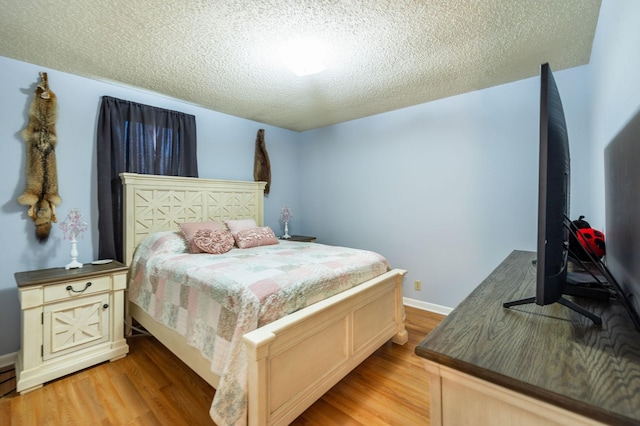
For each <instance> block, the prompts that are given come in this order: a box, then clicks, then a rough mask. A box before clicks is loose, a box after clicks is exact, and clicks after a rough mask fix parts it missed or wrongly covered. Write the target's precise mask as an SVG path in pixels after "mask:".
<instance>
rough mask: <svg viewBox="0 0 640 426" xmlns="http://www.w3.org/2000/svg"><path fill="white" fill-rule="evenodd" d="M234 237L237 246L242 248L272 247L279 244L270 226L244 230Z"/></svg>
mask: <svg viewBox="0 0 640 426" xmlns="http://www.w3.org/2000/svg"><path fill="white" fill-rule="evenodd" d="M234 237H235V239H236V245H237V246H238V247H240V248H251V247H258V246H270V245H272V244H278V243H279V241H278V239H277V238H276V235H275V234H274V233H273V230H272V229H271V228H269V227H268V226H263V227H261V228H260V227H255V228H249V229H243V230H241V231H238V233H237V234H236V235H234Z"/></svg>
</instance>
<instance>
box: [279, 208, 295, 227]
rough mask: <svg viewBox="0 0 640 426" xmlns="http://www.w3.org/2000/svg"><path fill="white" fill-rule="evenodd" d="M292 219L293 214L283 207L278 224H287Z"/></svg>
mask: <svg viewBox="0 0 640 426" xmlns="http://www.w3.org/2000/svg"><path fill="white" fill-rule="evenodd" d="M292 217H293V213H292V212H291V209H290V208H289V206H287V205H285V206H284V207H283V208H282V213H280V222H282V223H289V221H290V220H291V218H292Z"/></svg>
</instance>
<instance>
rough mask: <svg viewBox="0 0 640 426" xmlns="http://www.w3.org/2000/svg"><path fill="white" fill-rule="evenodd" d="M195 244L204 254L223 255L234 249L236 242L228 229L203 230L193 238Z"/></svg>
mask: <svg viewBox="0 0 640 426" xmlns="http://www.w3.org/2000/svg"><path fill="white" fill-rule="evenodd" d="M193 243H194V244H195V245H196V246H198V248H199V249H200V250H202V251H203V252H206V253H211V254H222V253H226V252H228V251H229V250H231V249H232V248H233V244H234V240H233V235H231V232H229V231H227V230H226V229H217V230H215V231H212V230H211V229H201V230H199V231H197V232H196V233H195V235H194V236H193Z"/></svg>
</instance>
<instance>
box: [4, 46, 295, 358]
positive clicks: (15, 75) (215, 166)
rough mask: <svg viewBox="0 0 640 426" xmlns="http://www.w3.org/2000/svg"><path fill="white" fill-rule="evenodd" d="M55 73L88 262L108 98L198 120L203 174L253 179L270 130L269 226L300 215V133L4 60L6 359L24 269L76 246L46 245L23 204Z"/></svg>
mask: <svg viewBox="0 0 640 426" xmlns="http://www.w3.org/2000/svg"><path fill="white" fill-rule="evenodd" d="M40 71H46V72H48V74H49V83H50V86H51V89H52V90H53V91H54V93H56V95H57V97H58V103H59V114H58V121H57V133H58V140H59V145H58V147H57V149H56V157H57V166H58V184H59V189H60V195H61V196H62V199H63V201H62V204H61V206H60V207H59V208H58V211H57V212H58V217H59V218H60V220H59V222H61V221H62V220H64V217H65V215H66V213H67V212H68V211H69V209H70V208H72V207H77V208H79V209H80V210H81V212H82V213H83V214H84V217H85V219H86V220H87V221H88V222H89V223H90V230H89V232H87V233H86V234H85V236H84V238H83V239H82V240H80V241H79V243H78V251H79V253H80V255H79V260H80V261H81V262H89V261H91V260H94V259H95V257H96V256H97V253H98V251H97V234H98V232H97V195H96V166H95V164H96V159H95V151H96V150H95V133H96V126H97V114H98V109H99V105H100V98H101V96H103V95H109V96H114V97H118V98H122V99H128V100H131V101H135V102H140V103H144V104H149V105H154V106H157V107H161V108H168V109H173V110H177V111H182V112H185V113H189V114H193V115H195V116H196V124H197V128H198V135H197V136H198V167H199V172H200V176H201V177H205V178H221V179H239V180H253V155H254V146H255V139H256V133H257V131H258V129H260V128H264V129H265V140H266V143H267V150H268V152H269V156H270V159H271V165H272V191H271V194H270V195H269V196H268V197H266V199H265V223H266V224H267V225H269V226H271V227H272V228H273V229H274V230H276V232H278V231H279V228H280V224H279V222H278V218H279V214H280V208H281V207H282V205H284V204H285V203H288V204H289V205H291V207H292V208H293V209H294V211H295V210H298V205H297V193H298V189H297V188H298V183H297V181H296V179H293V178H292V177H293V176H295V175H296V173H297V171H298V162H297V144H296V142H297V139H298V137H299V133H296V132H291V131H288V130H283V129H279V128H276V127H272V126H265V125H264V124H261V123H256V122H253V121H249V120H245V119H240V118H236V117H232V116H229V115H225V114H221V113H217V112H214V111H210V110H207V109H203V108H199V107H196V106H194V105H191V104H187V103H184V102H179V101H176V100H174V99H170V98H167V97H164V96H161V95H157V94H154V93H150V92H145V91H141V90H138V89H135V88H127V87H123V86H119V85H114V84H109V83H105V82H99V81H95V80H91V79H86V78H81V77H78V76H74V75H71V74H66V73H61V72H58V71H55V70H51V69H46V68H43V67H39V66H37V65H33V64H28V63H24V62H19V61H15V60H12V59H8V58H4V57H0V81H1V82H2V89H3V95H2V97H0V153H1V155H0V180H1V181H2V182H3V184H2V185H0V200H1V201H0V206H1V207H0V247H2V256H0V326H1V327H0V356H2V355H4V354H8V353H12V352H15V351H17V350H18V348H19V345H20V338H19V330H20V309H19V302H18V292H17V288H16V284H15V281H14V278H13V274H14V273H15V272H18V271H24V270H31V269H40V268H51V267H60V266H64V265H66V264H67V263H68V262H69V260H70V258H69V251H70V246H69V242H68V241H64V240H63V238H62V233H61V231H60V228H59V226H58V225H54V227H53V230H52V232H51V236H50V238H49V240H48V241H47V242H46V243H45V244H39V243H38V242H37V241H36V240H35V237H34V226H33V222H32V221H31V219H29V218H28V217H27V215H26V208H24V207H23V206H20V205H19V204H18V203H17V202H16V198H17V197H18V195H20V194H21V193H22V191H23V190H24V185H25V179H26V178H25V149H24V141H23V140H22V137H21V136H20V132H21V131H22V129H24V128H25V126H26V124H27V110H28V107H29V104H30V102H31V100H32V99H33V89H34V88H35V84H36V82H37V81H38V73H39V72H40Z"/></svg>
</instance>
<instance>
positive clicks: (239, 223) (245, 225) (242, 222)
mask: <svg viewBox="0 0 640 426" xmlns="http://www.w3.org/2000/svg"><path fill="white" fill-rule="evenodd" d="M224 223H225V224H226V225H227V227H228V228H229V231H231V233H232V234H233V235H234V236H235V235H236V234H237V233H238V231H242V230H243V229H250V228H255V227H256V226H258V225H257V224H256V221H255V220H253V219H236V220H225V221H224Z"/></svg>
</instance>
